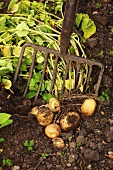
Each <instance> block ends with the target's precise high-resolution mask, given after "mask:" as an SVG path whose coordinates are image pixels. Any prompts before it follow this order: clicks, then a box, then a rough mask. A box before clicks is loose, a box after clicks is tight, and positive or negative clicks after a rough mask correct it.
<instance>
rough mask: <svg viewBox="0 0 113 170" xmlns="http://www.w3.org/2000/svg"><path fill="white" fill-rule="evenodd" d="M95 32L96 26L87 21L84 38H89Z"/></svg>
mask: <svg viewBox="0 0 113 170" xmlns="http://www.w3.org/2000/svg"><path fill="white" fill-rule="evenodd" d="M95 32H96V26H95V24H94V22H93V21H92V20H89V22H88V25H87V27H86V28H85V30H84V38H85V39H87V38H89V37H91V36H92V35H93V34H94V33H95Z"/></svg>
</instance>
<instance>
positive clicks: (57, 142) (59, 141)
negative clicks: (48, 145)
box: [52, 137, 65, 149]
mask: <svg viewBox="0 0 113 170" xmlns="http://www.w3.org/2000/svg"><path fill="white" fill-rule="evenodd" d="M52 142H53V146H54V147H55V148H58V149H60V148H63V147H64V146H65V144H64V140H63V139H62V138H59V137H57V138H54V139H52Z"/></svg>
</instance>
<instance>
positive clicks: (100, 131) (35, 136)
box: [0, 0, 113, 170]
mask: <svg viewBox="0 0 113 170" xmlns="http://www.w3.org/2000/svg"><path fill="white" fill-rule="evenodd" d="M97 3H101V4H102V6H101V7H100V8H97ZM4 9H5V8H4ZM78 11H79V12H82V13H87V14H89V16H90V18H92V19H93V20H94V22H95V24H96V26H97V31H96V34H95V35H93V36H92V37H91V38H90V39H89V40H88V42H87V43H85V44H84V45H85V46H86V54H87V57H88V58H90V59H95V60H96V61H100V62H102V63H103V64H104V66H105V71H104V76H103V80H102V83H101V86H100V90H99V93H101V92H102V91H105V90H106V89H108V88H109V89H110V94H109V95H110V101H105V102H100V101H99V100H97V108H96V111H95V114H94V115H93V116H91V117H88V118H87V117H84V116H82V114H81V112H80V105H78V104H81V103H82V102H83V100H84V99H81V98H80V99H75V98H72V97H71V96H69V97H68V98H67V99H65V100H61V111H62V112H63V113H64V112H67V111H77V112H78V113H79V114H80V115H81V117H82V118H81V123H80V125H79V127H78V128H77V129H76V131H71V132H68V133H65V132H62V138H63V139H64V141H65V147H64V148H62V149H56V148H54V147H53V145H52V142H51V139H49V138H48V137H46V136H45V134H44V127H43V126H41V125H39V124H38V123H37V120H36V119H35V116H34V115H31V114H29V112H30V110H31V108H32V107H33V105H36V103H35V104H34V102H32V101H31V103H30V102H27V103H26V102H23V101H24V99H23V98H22V97H21V96H19V95H18V96H16V95H15V94H11V96H10V98H8V95H9V93H8V92H7V91H5V90H4V89H2V88H1V91H0V112H6V113H10V114H12V117H11V118H12V119H13V123H12V124H11V125H9V126H7V127H4V128H2V129H0V137H2V138H4V139H5V141H4V142H1V143H0V149H3V151H2V152H1V153H0V166H1V167H3V170H10V169H11V167H8V166H3V163H2V160H3V159H6V158H9V159H11V160H12V161H13V166H19V167H18V168H20V169H21V170H48V169H50V170H112V169H113V86H112V82H113V54H110V51H113V35H112V34H111V29H112V28H113V1H110V2H105V1H103V0H102V1H96V0H92V1H89V0H87V1H86V0H83V1H82V3H80V4H79V9H78ZM92 38H93V39H92ZM101 51H103V54H102V55H98V54H99V53H100V52H101ZM37 102H38V104H41V102H42V103H43V101H40V100H38V101H37ZM25 140H28V141H30V140H34V143H35V145H34V147H33V150H32V151H28V150H27V148H26V147H25V146H24V142H25ZM42 154H43V155H44V154H48V156H46V158H44V156H42ZM13 168H14V167H13ZM1 169H2V168H1ZM13 170H14V169H13Z"/></svg>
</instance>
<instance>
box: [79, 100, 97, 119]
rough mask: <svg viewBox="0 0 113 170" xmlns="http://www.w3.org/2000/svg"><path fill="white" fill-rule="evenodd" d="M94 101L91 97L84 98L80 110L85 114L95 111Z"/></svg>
mask: <svg viewBox="0 0 113 170" xmlns="http://www.w3.org/2000/svg"><path fill="white" fill-rule="evenodd" d="M96 105H97V104H96V101H95V100H94V99H92V98H89V99H86V100H85V101H84V103H83V104H82V106H81V112H82V113H83V114H84V115H85V116H91V115H93V113H94V112H95V109H96Z"/></svg>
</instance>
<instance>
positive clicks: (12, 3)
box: [8, 0, 18, 11]
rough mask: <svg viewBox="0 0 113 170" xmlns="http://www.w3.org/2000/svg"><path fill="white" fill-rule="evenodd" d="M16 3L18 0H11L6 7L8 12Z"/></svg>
mask: <svg viewBox="0 0 113 170" xmlns="http://www.w3.org/2000/svg"><path fill="white" fill-rule="evenodd" d="M17 2H18V0H11V1H10V3H9V5H8V11H9V10H10V9H11V8H12V7H13V6H14V5H15V4H16V3H17Z"/></svg>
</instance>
